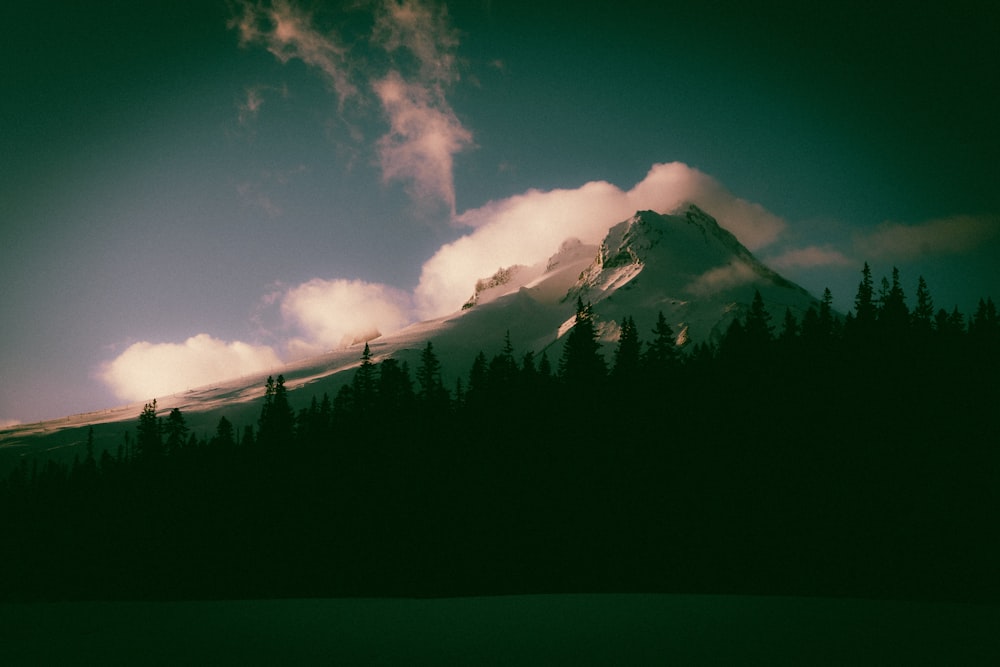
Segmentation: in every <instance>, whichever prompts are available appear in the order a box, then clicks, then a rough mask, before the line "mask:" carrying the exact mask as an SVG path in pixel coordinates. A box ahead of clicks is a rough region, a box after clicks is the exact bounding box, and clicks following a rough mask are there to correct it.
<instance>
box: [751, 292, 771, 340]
mask: <svg viewBox="0 0 1000 667" xmlns="http://www.w3.org/2000/svg"><path fill="white" fill-rule="evenodd" d="M744 330H745V333H746V337H747V342H748V343H749V344H750V345H751V346H754V347H758V348H759V347H763V346H765V345H767V344H768V343H769V342H770V341H771V335H772V332H773V331H774V326H773V325H772V324H771V314H770V313H769V312H767V308H766V307H765V306H764V298H763V297H762V296H761V295H760V290H756V289H755V290H754V291H753V301H752V302H751V303H750V312H748V313H747V321H746V324H745V325H744Z"/></svg>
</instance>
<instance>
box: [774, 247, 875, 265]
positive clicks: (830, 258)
mask: <svg viewBox="0 0 1000 667" xmlns="http://www.w3.org/2000/svg"><path fill="white" fill-rule="evenodd" d="M764 263H765V264H767V265H768V266H770V267H771V268H772V269H776V270H779V271H782V270H785V269H800V268H802V269H808V268H812V267H816V266H849V265H853V264H855V262H854V260H852V259H850V258H848V257H847V256H846V255H844V253H842V252H840V251H839V250H835V249H833V248H821V247H819V246H807V247H805V248H793V249H791V250H787V251H785V252H783V253H781V254H780V255H777V256H775V257H771V258H768V259H767V260H765V262H764Z"/></svg>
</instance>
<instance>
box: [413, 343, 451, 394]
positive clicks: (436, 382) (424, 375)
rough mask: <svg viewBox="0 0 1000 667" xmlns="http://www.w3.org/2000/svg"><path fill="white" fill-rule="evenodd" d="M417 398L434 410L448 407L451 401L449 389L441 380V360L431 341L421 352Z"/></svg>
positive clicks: (418, 367)
mask: <svg viewBox="0 0 1000 667" xmlns="http://www.w3.org/2000/svg"><path fill="white" fill-rule="evenodd" d="M417 399H418V400H419V401H420V403H421V404H422V405H423V406H424V407H425V408H431V409H433V410H437V409H443V408H446V407H447V405H448V401H449V396H448V390H447V389H445V387H444V383H443V382H442V380H441V362H440V361H438V358H437V354H436V353H435V352H434V345H433V344H431V342H430V341H427V345H426V347H424V349H423V351H422V352H421V353H420V365H419V366H417Z"/></svg>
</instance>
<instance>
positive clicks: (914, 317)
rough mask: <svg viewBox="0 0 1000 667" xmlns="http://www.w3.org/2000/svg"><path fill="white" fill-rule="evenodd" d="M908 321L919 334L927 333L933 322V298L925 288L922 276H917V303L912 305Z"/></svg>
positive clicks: (925, 282)
mask: <svg viewBox="0 0 1000 667" xmlns="http://www.w3.org/2000/svg"><path fill="white" fill-rule="evenodd" d="M910 321H911V323H912V324H913V328H914V330H915V331H916V332H917V333H918V334H919V335H927V334H929V333H930V332H931V329H932V328H933V324H932V323H933V322H934V300H933V299H931V293H930V290H929V289H927V281H926V280H924V277H923V276H919V277H918V278H917V305H916V306H914V308H913V312H912V313H911V314H910Z"/></svg>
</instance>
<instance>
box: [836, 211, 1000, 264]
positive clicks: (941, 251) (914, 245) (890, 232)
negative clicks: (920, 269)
mask: <svg viewBox="0 0 1000 667" xmlns="http://www.w3.org/2000/svg"><path fill="white" fill-rule="evenodd" d="M998 236H1000V217H998V216H995V215H991V216H973V215H957V216H952V217H949V218H939V219H935V220H928V221H926V222H922V223H920V224H916V225H904V224H901V223H898V222H883V223H882V224H880V225H878V226H877V227H876V228H875V229H874V230H873V231H871V232H868V233H865V234H858V235H856V236H855V238H854V245H855V248H856V249H857V252H858V254H860V255H862V256H864V257H865V258H868V259H913V258H915V257H921V256H924V255H953V254H959V253H963V252H968V251H969V250H973V249H975V248H977V247H979V246H981V245H983V244H985V243H987V242H989V241H991V240H993V239H995V238H997V237H998Z"/></svg>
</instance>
